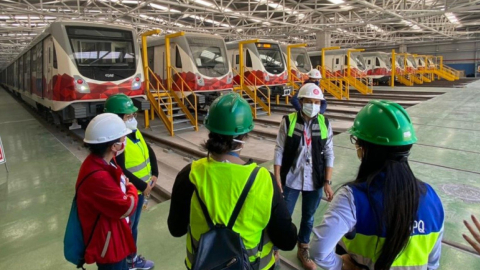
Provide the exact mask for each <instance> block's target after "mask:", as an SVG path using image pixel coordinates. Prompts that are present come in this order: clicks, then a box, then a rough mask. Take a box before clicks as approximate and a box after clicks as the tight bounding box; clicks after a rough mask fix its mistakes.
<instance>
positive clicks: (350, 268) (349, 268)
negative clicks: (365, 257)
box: [342, 254, 362, 270]
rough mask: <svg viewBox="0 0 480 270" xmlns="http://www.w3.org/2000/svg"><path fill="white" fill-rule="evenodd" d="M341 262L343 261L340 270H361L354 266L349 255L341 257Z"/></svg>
mask: <svg viewBox="0 0 480 270" xmlns="http://www.w3.org/2000/svg"><path fill="white" fill-rule="evenodd" d="M342 260H343V265H342V270H362V269H361V268H359V267H358V266H356V265H355V263H354V262H353V259H352V257H350V255H348V254H344V255H342Z"/></svg>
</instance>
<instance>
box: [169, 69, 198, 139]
mask: <svg viewBox="0 0 480 270" xmlns="http://www.w3.org/2000/svg"><path fill="white" fill-rule="evenodd" d="M171 69H172V71H173V72H174V73H175V75H177V78H180V80H181V86H179V85H178V84H177V83H176V82H175V81H174V80H173V79H172V86H173V85H175V86H176V87H177V89H179V90H180V91H176V92H177V93H178V92H180V93H181V95H182V98H181V100H180V98H179V97H178V95H176V93H175V91H174V90H173V87H172V89H170V91H171V92H173V97H174V99H175V101H176V102H177V103H178V105H179V106H180V108H181V109H182V111H183V112H184V113H185V115H186V116H187V118H188V119H189V120H190V123H191V124H192V126H194V127H195V131H198V112H197V110H198V109H197V102H198V97H197V95H196V94H195V92H194V91H193V90H192V88H190V86H188V84H187V82H186V81H185V80H184V79H183V78H182V76H180V72H178V70H177V69H175V68H174V67H173V66H171ZM172 78H173V76H172ZM184 86H186V88H187V90H188V91H189V92H190V95H193V99H194V102H193V103H192V102H191V101H190V100H189V99H188V98H187V96H185V91H184V90H185V87H184ZM185 100H186V101H187V103H188V104H189V105H190V107H191V108H192V109H193V111H194V115H192V113H191V112H190V111H189V110H188V108H187V106H185V103H184V102H185Z"/></svg>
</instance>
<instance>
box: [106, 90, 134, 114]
mask: <svg viewBox="0 0 480 270" xmlns="http://www.w3.org/2000/svg"><path fill="white" fill-rule="evenodd" d="M136 111H138V108H137V107H135V106H133V101H132V99H131V98H129V97H128V96H127V95H125V94H116V95H112V96H110V97H108V98H107V101H105V109H104V112H108V113H116V114H131V113H134V112H136Z"/></svg>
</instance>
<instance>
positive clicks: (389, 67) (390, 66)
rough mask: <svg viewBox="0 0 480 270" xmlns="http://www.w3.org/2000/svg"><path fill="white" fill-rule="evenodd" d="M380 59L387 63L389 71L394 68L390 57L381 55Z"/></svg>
mask: <svg viewBox="0 0 480 270" xmlns="http://www.w3.org/2000/svg"><path fill="white" fill-rule="evenodd" d="M379 58H380V59H381V60H382V61H383V62H385V66H386V67H387V68H388V69H391V68H392V58H391V57H390V56H389V55H383V54H382V55H380V56H379Z"/></svg>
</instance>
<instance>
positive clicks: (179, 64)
mask: <svg viewBox="0 0 480 270" xmlns="http://www.w3.org/2000/svg"><path fill="white" fill-rule="evenodd" d="M175 67H177V68H182V57H181V56H180V49H179V48H178V46H175Z"/></svg>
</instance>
